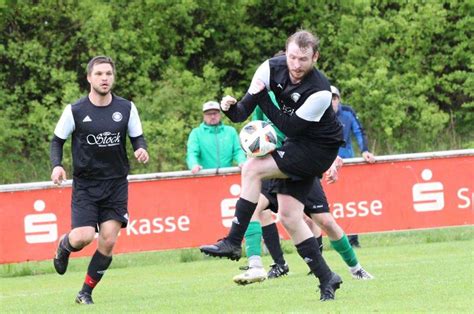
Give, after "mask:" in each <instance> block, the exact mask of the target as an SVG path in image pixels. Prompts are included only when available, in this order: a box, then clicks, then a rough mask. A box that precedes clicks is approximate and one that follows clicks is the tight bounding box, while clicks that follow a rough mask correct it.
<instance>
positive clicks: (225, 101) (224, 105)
mask: <svg viewBox="0 0 474 314" xmlns="http://www.w3.org/2000/svg"><path fill="white" fill-rule="evenodd" d="M236 103H237V99H235V98H234V97H232V96H229V95H227V96H225V97H223V98H222V100H221V109H222V111H228V110H229V109H230V106H232V105H235V104H236Z"/></svg>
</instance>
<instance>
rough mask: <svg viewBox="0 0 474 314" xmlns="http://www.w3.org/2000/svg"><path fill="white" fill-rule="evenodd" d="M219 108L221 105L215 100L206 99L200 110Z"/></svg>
mask: <svg viewBox="0 0 474 314" xmlns="http://www.w3.org/2000/svg"><path fill="white" fill-rule="evenodd" d="M212 109H214V110H219V111H220V110H221V107H220V106H219V103H218V102H217V101H213V100H211V101H208V102H206V103H204V105H202V111H203V112H204V111H208V110H212Z"/></svg>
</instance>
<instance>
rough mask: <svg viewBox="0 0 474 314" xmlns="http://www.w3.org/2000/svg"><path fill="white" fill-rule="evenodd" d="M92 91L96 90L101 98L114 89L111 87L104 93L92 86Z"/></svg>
mask: <svg viewBox="0 0 474 314" xmlns="http://www.w3.org/2000/svg"><path fill="white" fill-rule="evenodd" d="M92 89H94V91H95V92H96V93H97V94H99V95H100V96H106V95H107V94H108V93H110V90H111V89H112V88H111V87H109V88H108V89H107V91H104V90H101V89H99V88H97V87H95V86H92Z"/></svg>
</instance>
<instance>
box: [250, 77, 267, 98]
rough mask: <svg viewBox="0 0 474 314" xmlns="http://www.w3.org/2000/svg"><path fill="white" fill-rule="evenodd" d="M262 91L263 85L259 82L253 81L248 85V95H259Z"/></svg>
mask: <svg viewBox="0 0 474 314" xmlns="http://www.w3.org/2000/svg"><path fill="white" fill-rule="evenodd" d="M264 89H265V84H264V83H263V82H262V81H261V80H259V79H255V80H253V81H252V83H250V87H249V94H252V95H255V94H258V93H260V92H261V91H262V90H264Z"/></svg>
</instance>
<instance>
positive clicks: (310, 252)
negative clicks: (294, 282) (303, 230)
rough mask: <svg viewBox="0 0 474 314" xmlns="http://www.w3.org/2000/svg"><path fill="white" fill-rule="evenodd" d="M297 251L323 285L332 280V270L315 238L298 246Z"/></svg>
mask: <svg viewBox="0 0 474 314" xmlns="http://www.w3.org/2000/svg"><path fill="white" fill-rule="evenodd" d="M296 249H297V251H298V254H299V255H300V256H301V257H302V258H303V260H304V261H305V262H306V264H308V267H309V269H311V271H312V272H313V274H314V275H315V276H316V277H317V278H318V279H319V282H320V283H321V284H325V283H326V282H328V281H329V279H331V274H332V272H331V269H330V268H329V266H328V265H327V264H326V261H325V260H324V258H323V256H322V255H321V252H319V250H318V241H316V238H315V237H311V238H308V239H306V240H304V241H303V242H301V243H299V244H297V245H296Z"/></svg>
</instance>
